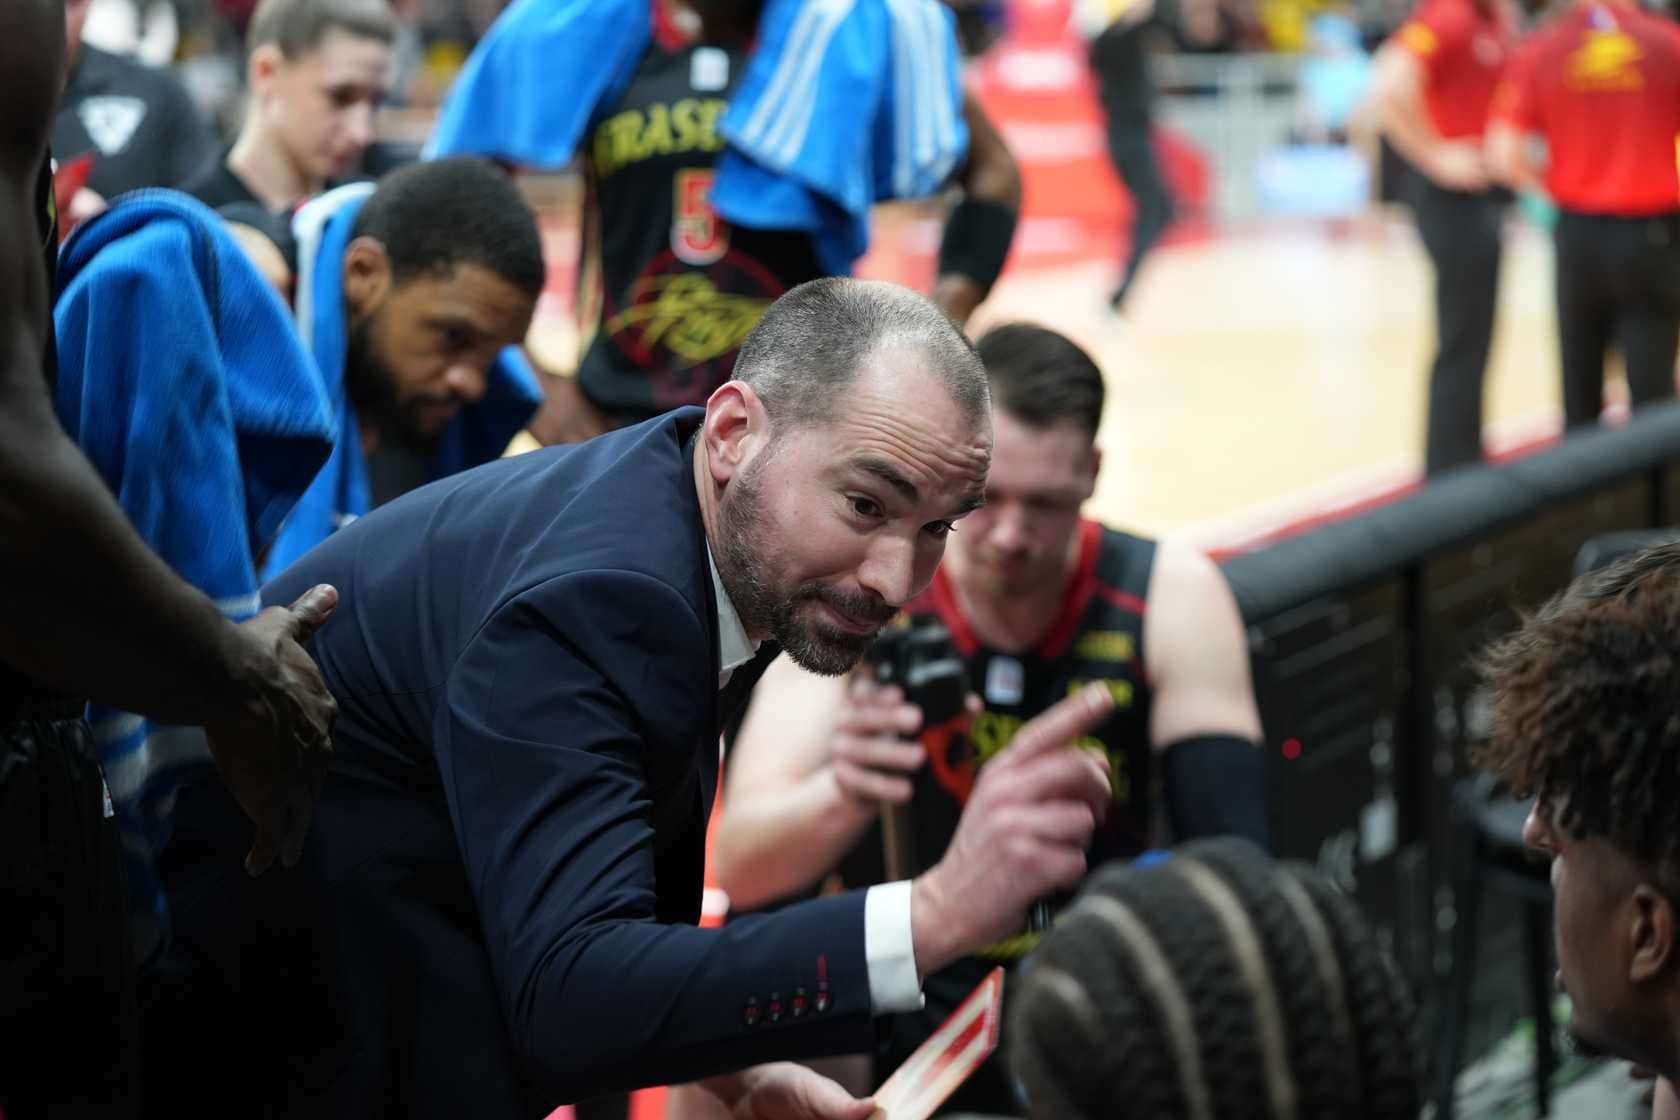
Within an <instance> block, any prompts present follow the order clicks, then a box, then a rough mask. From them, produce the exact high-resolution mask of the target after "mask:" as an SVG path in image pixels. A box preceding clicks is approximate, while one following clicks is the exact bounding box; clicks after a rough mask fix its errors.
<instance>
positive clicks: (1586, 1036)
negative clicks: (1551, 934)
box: [1477, 544, 1680, 1099]
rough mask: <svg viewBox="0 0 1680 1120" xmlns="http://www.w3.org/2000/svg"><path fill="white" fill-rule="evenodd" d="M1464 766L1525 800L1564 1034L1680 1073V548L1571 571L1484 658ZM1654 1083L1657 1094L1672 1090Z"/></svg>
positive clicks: (1667, 1075) (1669, 1075) (1668, 1077)
mask: <svg viewBox="0 0 1680 1120" xmlns="http://www.w3.org/2000/svg"><path fill="white" fill-rule="evenodd" d="M1483 672H1484V674H1485V676H1486V678H1487V681H1488V684H1489V685H1490V686H1491V687H1492V690H1493V695H1494V709H1493V711H1494V723H1493V733H1492V735H1491V737H1490V740H1489V742H1488V743H1487V745H1486V746H1485V747H1484V748H1483V749H1482V750H1481V752H1480V754H1479V756H1478V759H1477V761H1478V763H1479V764H1480V765H1482V766H1484V767H1485V768H1486V769H1488V770H1490V771H1491V772H1493V773H1494V774H1495V775H1496V776H1498V777H1499V778H1500V779H1502V780H1503V781H1504V782H1505V783H1506V784H1508V785H1509V786H1510V787H1511V788H1512V790H1513V791H1514V792H1515V793H1517V794H1519V795H1522V796H1528V795H1534V796H1535V797H1536V801H1535V805H1534V809H1533V811H1532V812H1531V813H1530V814H1529V818H1528V822H1527V824H1526V825H1525V827H1524V829H1523V839H1524V841H1525V842H1526V843H1527V844H1528V846H1529V847H1531V848H1533V849H1535V850H1536V851H1538V852H1541V853H1543V854H1544V855H1546V856H1547V857H1549V858H1550V860H1551V865H1552V890H1553V894H1554V896H1555V908H1556V915H1557V955H1558V982H1559V984H1560V985H1561V986H1562V987H1563V989H1564V990H1565V991H1567V992H1568V993H1569V997H1570V1000H1571V1003H1572V1006H1573V1012H1572V1022H1571V1024H1570V1030H1571V1033H1573V1034H1574V1035H1575V1036H1576V1038H1577V1040H1578V1041H1579V1043H1580V1044H1581V1046H1582V1048H1583V1049H1584V1050H1586V1051H1588V1052H1603V1053H1608V1054H1614V1055H1616V1056H1618V1057H1623V1058H1629V1059H1632V1060H1633V1061H1635V1062H1637V1063H1639V1064H1641V1065H1643V1066H1646V1067H1648V1068H1650V1069H1653V1070H1656V1071H1657V1072H1658V1073H1659V1074H1660V1075H1661V1076H1662V1077H1663V1079H1664V1080H1665V1081H1666V1082H1668V1083H1670V1084H1672V1082H1673V1081H1674V1080H1675V1078H1676V1077H1677V1076H1680V816H1677V815H1676V812H1675V808H1676V804H1677V803H1680V545H1674V544H1667V545H1661V546H1659V547H1656V548H1653V549H1649V550H1647V551H1645V552H1642V553H1639V554H1638V555H1636V556H1633V557H1630V558H1629V559H1627V560H1624V561H1623V562H1622V563H1620V564H1618V565H1616V566H1615V567H1612V568H1609V569H1606V570H1604V571H1602V572H1598V573H1594V574H1590V575H1587V576H1583V577H1581V578H1580V579H1578V580H1576V581H1575V583H1574V584H1572V585H1571V586H1570V587H1569V588H1568V590H1566V591H1564V592H1563V593H1562V594H1560V595H1558V596H1557V597H1556V598H1554V599H1552V600H1551V601H1550V602H1548V603H1547V604H1546V605H1545V606H1543V607H1542V608H1540V610H1539V611H1538V612H1537V613H1536V614H1535V615H1533V617H1531V618H1529V619H1527V620H1526V621H1525V622H1524V624H1523V626H1522V627H1521V628H1520V629H1519V630H1518V631H1517V632H1516V633H1515V634H1513V635H1511V636H1510V637H1508V638H1506V639H1505V640H1504V641H1502V642H1500V643H1498V644H1497V645H1495V646H1494V647H1493V648H1492V649H1491V650H1489V651H1488V652H1487V654H1486V655H1485V656H1484V658H1483ZM1671 1092H1672V1091H1671V1090H1670V1088H1669V1086H1668V1085H1664V1086H1663V1087H1662V1091H1661V1093H1660V1094H1659V1099H1661V1095H1662V1094H1671Z"/></svg>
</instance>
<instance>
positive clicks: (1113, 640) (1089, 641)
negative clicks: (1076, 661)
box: [1073, 630, 1137, 663]
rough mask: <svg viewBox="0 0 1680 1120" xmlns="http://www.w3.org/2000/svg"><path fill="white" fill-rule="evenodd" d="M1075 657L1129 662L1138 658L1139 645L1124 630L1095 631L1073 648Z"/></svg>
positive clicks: (1081, 639)
mask: <svg viewBox="0 0 1680 1120" xmlns="http://www.w3.org/2000/svg"><path fill="white" fill-rule="evenodd" d="M1073 655H1074V656H1075V657H1086V658H1090V659H1091V660H1092V661H1119V662H1122V663H1124V662H1127V661H1130V660H1132V658H1134V657H1136V656H1137V644H1136V643H1135V642H1133V641H1132V636H1131V635H1130V634H1128V633H1126V632H1125V631H1124V630H1093V631H1091V632H1090V633H1089V634H1086V635H1085V636H1084V637H1082V638H1080V639H1079V642H1078V644H1077V645H1075V646H1074V647H1073Z"/></svg>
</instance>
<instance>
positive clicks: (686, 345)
mask: <svg viewBox="0 0 1680 1120" xmlns="http://www.w3.org/2000/svg"><path fill="white" fill-rule="evenodd" d="M769 306H770V301H769V300H768V299H753V298H752V297H750V296H739V295H735V294H734V293H732V292H725V291H720V290H719V289H718V286H717V285H716V284H714V283H712V281H711V280H710V279H709V278H708V277H706V276H705V275H703V274H701V273H696V272H684V273H678V274H676V275H667V276H656V277H653V278H651V279H647V280H643V281H640V282H639V283H638V285H637V288H636V290H635V291H634V292H632V294H631V300H630V306H629V307H627V308H625V309H624V310H623V311H620V312H619V313H618V314H617V315H614V316H613V317H612V318H610V319H608V320H607V322H606V330H607V333H608V334H617V333H618V332H620V331H624V330H629V329H632V328H636V327H639V328H641V332H642V333H641V338H642V342H643V344H644V345H647V346H649V347H652V346H658V345H661V344H663V345H664V346H666V347H667V348H668V349H669V350H670V351H671V353H673V354H675V355H676V356H677V357H678V358H680V359H682V360H684V361H686V362H688V363H689V364H691V365H694V364H698V363H700V362H708V361H711V360H712V359H713V358H716V357H717V356H718V355H720V354H727V353H729V352H730V351H731V350H734V349H737V348H738V347H739V346H740V345H741V343H742V342H744V341H746V337H747V335H749V334H750V333H752V329H753V327H754V326H755V325H756V324H757V323H758V320H759V318H760V317H761V316H762V315H763V314H764V309H765V308H767V307H769Z"/></svg>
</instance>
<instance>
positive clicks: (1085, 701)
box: [997, 683, 1114, 763]
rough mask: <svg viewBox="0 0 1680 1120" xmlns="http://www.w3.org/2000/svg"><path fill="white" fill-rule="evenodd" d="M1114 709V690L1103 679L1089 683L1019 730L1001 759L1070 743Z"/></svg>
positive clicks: (1015, 759)
mask: <svg viewBox="0 0 1680 1120" xmlns="http://www.w3.org/2000/svg"><path fill="white" fill-rule="evenodd" d="M1113 710H1114V694H1113V693H1111V692H1110V691H1109V690H1108V686H1107V685H1105V684H1101V683H1096V684H1088V685H1086V686H1085V687H1084V688H1082V689H1080V690H1079V691H1078V692H1076V693H1074V694H1073V695H1072V696H1069V697H1067V698H1066V699H1065V700H1060V701H1058V702H1057V703H1055V704H1052V705H1051V706H1050V707H1048V708H1046V709H1045V710H1044V712H1043V713H1042V714H1040V715H1039V716H1037V717H1036V718H1034V719H1033V720H1031V721H1030V722H1029V723H1028V724H1027V725H1026V726H1025V727H1023V728H1021V730H1020V732H1019V733H1017V734H1016V736H1015V739H1014V741H1013V742H1012V743H1010V744H1009V749H1008V750H1006V751H1004V752H1003V754H1001V755H999V756H998V758H997V761H998V762H1005V761H1008V762H1016V763H1018V762H1024V761H1026V760H1027V759H1030V758H1036V757H1037V756H1038V755H1041V754H1044V753H1045V752H1047V751H1053V750H1059V749H1061V748H1062V747H1066V746H1070V745H1071V744H1072V743H1073V741H1074V740H1075V739H1078V738H1079V737H1080V736H1081V735H1083V734H1085V733H1086V732H1087V731H1089V730H1091V729H1092V728H1093V727H1095V726H1096V725H1097V724H1099V723H1101V722H1102V721H1103V720H1104V719H1106V718H1107V717H1108V714H1109V713H1110V712H1112V711H1113Z"/></svg>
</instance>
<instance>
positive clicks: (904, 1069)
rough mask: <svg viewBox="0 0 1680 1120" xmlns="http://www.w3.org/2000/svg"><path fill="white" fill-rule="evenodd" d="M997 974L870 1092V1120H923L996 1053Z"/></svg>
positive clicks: (999, 989)
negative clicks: (872, 1098)
mask: <svg viewBox="0 0 1680 1120" xmlns="http://www.w3.org/2000/svg"><path fill="white" fill-rule="evenodd" d="M1002 1020H1003V969H1001V968H994V969H992V971H991V972H990V973H988V974H987V975H986V978H985V979H984V980H982V981H981V982H980V985H979V986H978V987H976V988H975V989H974V991H973V992H971V993H970V994H969V997H968V998H967V999H965V1000H963V1002H962V1006H961V1007H958V1008H957V1009H956V1011H955V1012H953V1013H952V1015H951V1017H950V1018H949V1019H947V1020H945V1022H944V1024H943V1025H941V1026H940V1028H939V1029H938V1030H937V1031H934V1032H933V1035H932V1037H930V1038H929V1039H928V1040H927V1041H926V1042H924V1043H922V1044H921V1046H919V1047H917V1048H916V1052H915V1053H914V1054H912V1055H910V1058H909V1060H908V1061H906V1062H905V1063H904V1064H903V1065H901V1066H899V1067H898V1070H897V1072H895V1073H894V1074H893V1075H892V1076H891V1077H889V1078H887V1081H886V1084H884V1085H882V1086H881V1088H880V1089H878V1090H877V1091H876V1092H875V1107H876V1112H875V1118H876V1120H927V1118H928V1117H930V1116H932V1115H933V1112H934V1109H936V1108H938V1107H939V1106H940V1105H942V1104H944V1103H945V1101H946V1098H948V1097H950V1095H951V1094H952V1093H954V1092H956V1090H957V1086H959V1085H961V1084H962V1083H963V1082H964V1081H966V1080H967V1079H968V1077H969V1075H970V1074H972V1073H973V1072H974V1071H975V1070H977V1069H979V1068H980V1063H981V1062H984V1061H985V1060H986V1059H987V1058H988V1057H990V1056H991V1054H992V1051H994V1050H996V1049H997V1045H998V1031H999V1030H1000V1029H1001V1028H1002V1026H1003V1022H1002Z"/></svg>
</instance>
